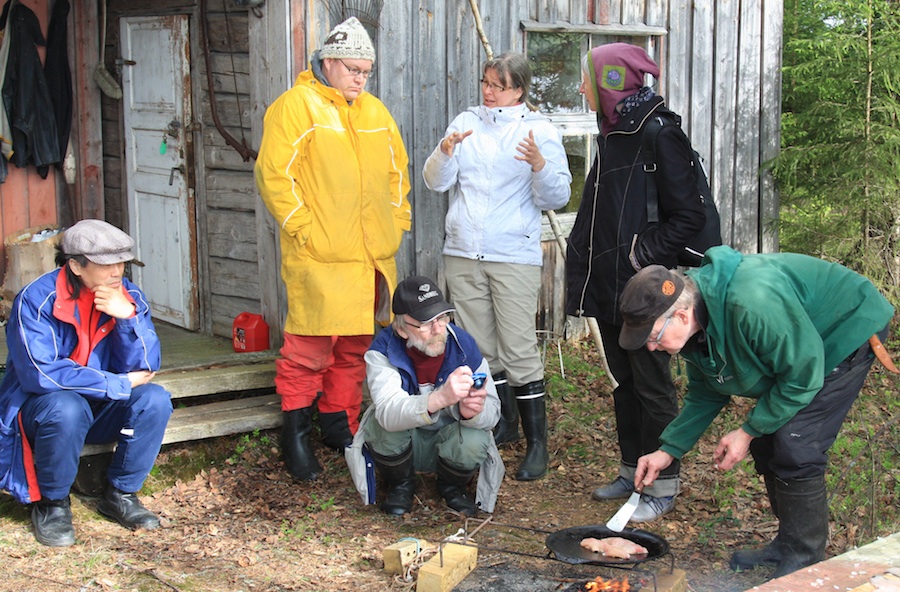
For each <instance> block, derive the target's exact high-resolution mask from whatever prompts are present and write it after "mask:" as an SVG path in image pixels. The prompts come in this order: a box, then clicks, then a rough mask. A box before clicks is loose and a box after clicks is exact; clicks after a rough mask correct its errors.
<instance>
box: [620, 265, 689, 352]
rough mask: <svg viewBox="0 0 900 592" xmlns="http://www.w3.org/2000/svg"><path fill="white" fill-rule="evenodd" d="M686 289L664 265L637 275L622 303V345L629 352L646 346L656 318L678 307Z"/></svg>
mask: <svg viewBox="0 0 900 592" xmlns="http://www.w3.org/2000/svg"><path fill="white" fill-rule="evenodd" d="M682 290H684V280H683V279H681V276H680V275H678V274H677V273H675V272H674V271H670V270H668V269H666V268H665V267H663V266H662V265H650V266H648V267H645V268H644V269H642V270H640V271H639V272H637V273H636V274H634V276H633V277H632V278H631V279H630V280H628V283H627V284H625V289H624V290H622V297H621V298H620V300H619V311H620V312H621V313H622V320H623V321H625V322H624V324H623V325H622V330H621V331H620V332H619V345H620V346H622V348H623V349H628V350H632V349H640V348H641V347H643V346H644V344H645V343H647V339H648V338H649V337H650V332H651V331H652V330H653V325H654V323H656V319H658V318H659V317H660V316H662V314H663V313H664V312H666V311H667V310H669V308H670V307H671V306H672V305H673V304H675V301H676V300H678V297H679V296H680V295H681V292H682Z"/></svg>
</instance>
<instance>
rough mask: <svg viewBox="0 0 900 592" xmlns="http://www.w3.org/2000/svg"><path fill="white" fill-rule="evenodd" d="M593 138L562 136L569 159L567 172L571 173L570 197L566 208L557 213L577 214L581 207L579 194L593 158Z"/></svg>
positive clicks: (588, 136) (587, 136)
mask: <svg viewBox="0 0 900 592" xmlns="http://www.w3.org/2000/svg"><path fill="white" fill-rule="evenodd" d="M593 143H594V138H593V136H591V135H586V136H563V147H564V148H565V149H566V155H567V156H568V157H569V170H570V171H572V197H571V198H570V199H569V203H567V204H566V207H564V208H562V209H560V210H556V211H557V212H558V213H560V214H561V213H563V212H577V211H578V207H579V206H580V205H581V192H582V191H583V190H584V179H585V177H587V174H588V171H589V170H590V168H591V164H592V163H593V162H594V156H593V152H594V150H593Z"/></svg>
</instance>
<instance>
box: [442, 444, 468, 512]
mask: <svg viewBox="0 0 900 592" xmlns="http://www.w3.org/2000/svg"><path fill="white" fill-rule="evenodd" d="M475 471H476V469H472V470H471V471H465V470H462V469H457V468H454V467H451V466H450V464H449V463H447V462H445V461H444V459H442V458H439V459H438V470H437V490H438V493H440V494H441V497H442V498H444V501H445V502H447V505H448V506H450V507H451V508H452V509H454V510H456V511H457V512H459V513H460V514H464V515H466V516H474V515H475V514H476V512H477V511H478V507H477V506H476V505H475V502H473V501H472V499H471V498H470V497H469V496H468V495H467V494H466V488H467V487H468V485H469V481H471V480H472V477H473V476H474V475H475Z"/></svg>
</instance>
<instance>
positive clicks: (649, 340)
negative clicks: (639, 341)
mask: <svg viewBox="0 0 900 592" xmlns="http://www.w3.org/2000/svg"><path fill="white" fill-rule="evenodd" d="M671 320H672V317H671V315H670V316H667V317H666V322H665V323H663V326H662V329H660V330H659V333H657V334H656V337H654V338H652V339H647V343H648V344H649V343H652V344H654V345H659V340H660V339H662V336H663V333H665V332H666V327H668V326H669V321H671Z"/></svg>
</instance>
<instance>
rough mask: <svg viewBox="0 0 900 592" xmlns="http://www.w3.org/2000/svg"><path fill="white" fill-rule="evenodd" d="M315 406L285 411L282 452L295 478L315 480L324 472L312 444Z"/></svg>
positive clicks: (282, 427)
mask: <svg viewBox="0 0 900 592" xmlns="http://www.w3.org/2000/svg"><path fill="white" fill-rule="evenodd" d="M312 414H313V408H312V407H311V406H310V407H304V408H303V409H294V410H293V411H284V412H283V413H282V417H283V419H284V421H283V423H282V425H281V452H282V455H283V456H284V464H285V465H286V466H287V470H288V472H289V473H290V474H291V476H292V477H293V478H294V479H298V480H300V481H315V480H316V479H318V478H319V475H320V474H321V473H322V467H321V466H319V461H317V460H316V454H315V453H314V452H313V449H312V445H311V444H310V434H311V433H312Z"/></svg>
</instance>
